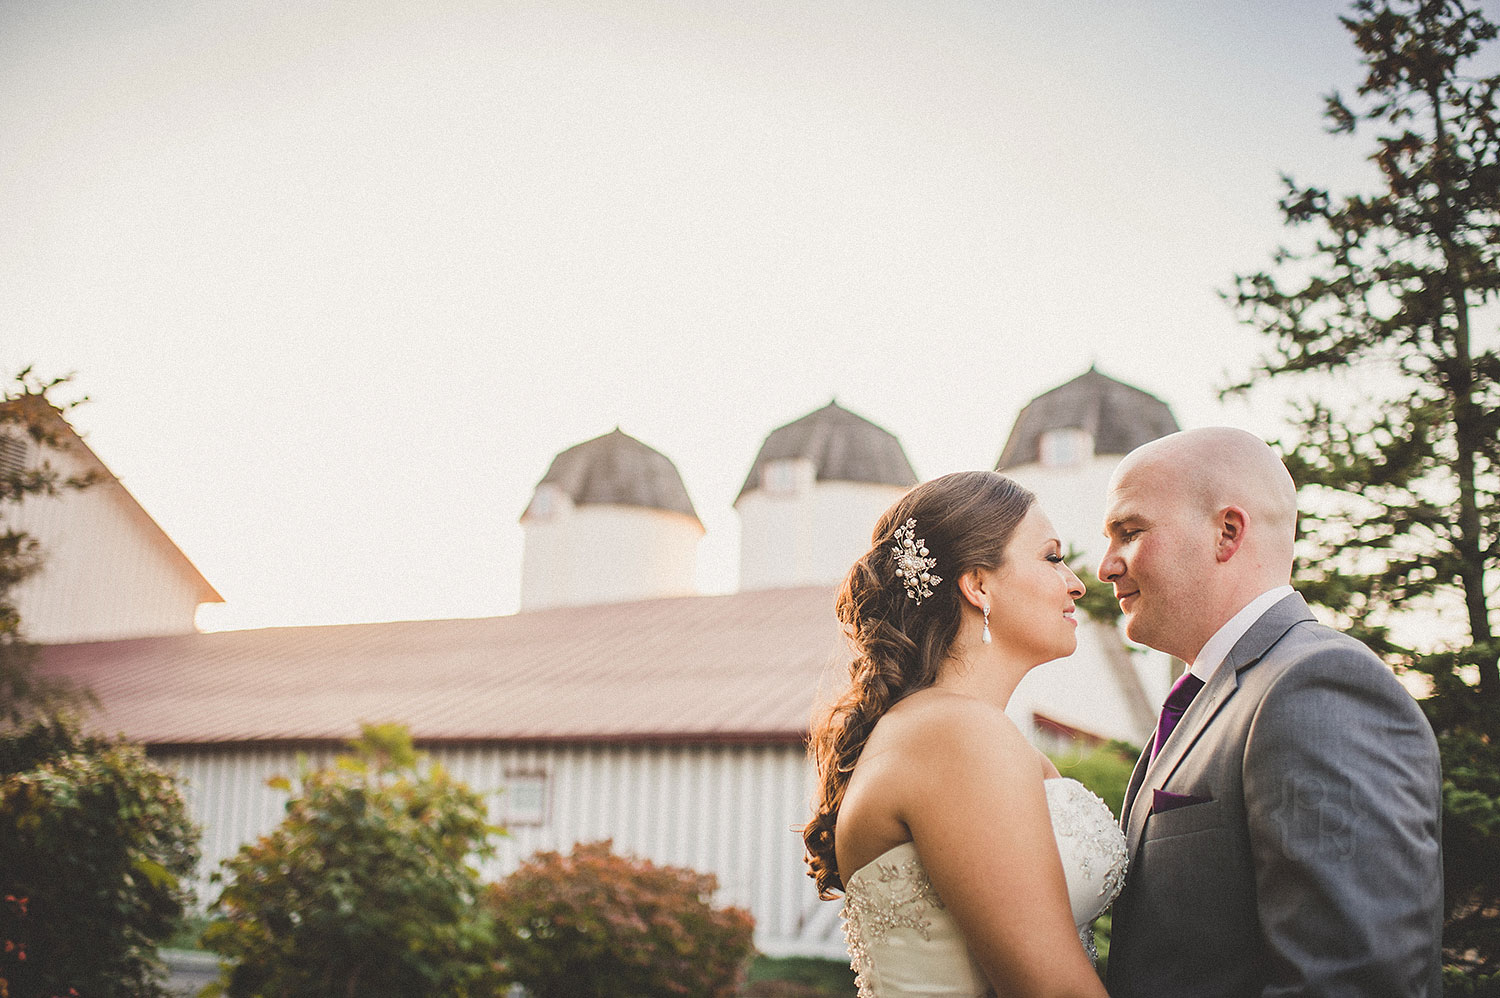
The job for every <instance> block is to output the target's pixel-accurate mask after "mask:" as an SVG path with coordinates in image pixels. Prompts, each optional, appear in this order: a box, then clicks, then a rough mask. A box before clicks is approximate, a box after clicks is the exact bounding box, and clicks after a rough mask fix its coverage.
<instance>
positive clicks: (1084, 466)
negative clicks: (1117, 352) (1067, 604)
mask: <svg viewBox="0 0 1500 998" xmlns="http://www.w3.org/2000/svg"><path fill="white" fill-rule="evenodd" d="M1178 429H1179V427H1178V425H1177V418H1176V417H1175V416H1173V415H1172V410H1171V409H1170V408H1169V407H1168V406H1167V404H1166V403H1165V402H1163V401H1162V400H1161V399H1159V398H1157V397H1156V396H1155V395H1151V394H1149V393H1147V392H1144V391H1142V390H1141V389H1139V388H1136V387H1134V386H1133V385H1127V384H1125V383H1124V382H1123V381H1116V380H1115V379H1114V378H1111V377H1109V376H1107V375H1104V374H1100V373H1099V371H1098V370H1097V369H1096V368H1093V367H1090V368H1089V369H1088V370H1087V371H1085V372H1084V373H1083V374H1080V375H1079V376H1078V377H1076V378H1074V379H1073V380H1072V381H1069V382H1067V383H1066V384H1063V385H1059V386H1058V387H1056V388H1054V389H1052V390H1051V391H1048V392H1044V393H1043V394H1041V395H1038V396H1037V397H1036V398H1034V399H1032V400H1031V402H1030V403H1029V404H1028V405H1027V406H1026V408H1024V409H1022V410H1021V414H1020V415H1019V416H1017V417H1016V422H1015V426H1013V427H1012V428H1011V431H1010V438H1009V439H1008V440H1006V442H1005V449H1004V450H1003V451H1002V452H1001V454H1000V460H999V461H998V462H996V464H995V470H996V471H998V472H1000V473H1001V474H1004V475H1009V476H1010V477H1012V478H1014V479H1015V480H1016V481H1018V482H1020V483H1021V484H1022V485H1024V486H1026V487H1027V488H1028V489H1030V490H1031V491H1032V492H1035V493H1036V496H1037V500H1038V501H1039V502H1040V503H1041V505H1042V508H1043V509H1045V510H1046V511H1047V515H1048V517H1049V518H1050V519H1051V520H1052V525H1053V526H1055V527H1056V528H1057V530H1058V532H1059V534H1060V535H1061V537H1062V541H1063V544H1064V546H1066V545H1069V544H1071V545H1072V546H1073V547H1074V548H1076V549H1078V550H1079V551H1080V552H1083V553H1085V554H1086V555H1087V556H1088V557H1089V558H1090V559H1091V561H1090V565H1091V567H1092V566H1096V565H1097V564H1098V562H1099V558H1100V557H1101V556H1102V555H1103V554H1104V536H1103V534H1102V533H1101V528H1102V525H1103V518H1104V497H1105V492H1106V491H1107V489H1108V486H1109V476H1110V475H1111V474H1113V472H1114V470H1115V466H1116V465H1117V464H1119V463H1120V458H1122V457H1124V456H1125V455H1126V454H1128V453H1130V452H1131V451H1132V450H1134V449H1135V448H1137V447H1139V446H1140V445H1141V444H1144V443H1146V442H1148V441H1151V440H1155V439H1156V438H1157V437H1164V436H1166V435H1167V434H1168V433H1176V432H1177V430H1178Z"/></svg>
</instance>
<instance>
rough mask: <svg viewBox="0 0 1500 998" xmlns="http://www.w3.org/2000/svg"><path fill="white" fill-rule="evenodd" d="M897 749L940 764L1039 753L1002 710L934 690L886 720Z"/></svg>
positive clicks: (920, 694) (894, 710)
mask: <svg viewBox="0 0 1500 998" xmlns="http://www.w3.org/2000/svg"><path fill="white" fill-rule="evenodd" d="M880 726H881V727H883V728H885V729H886V730H885V731H884V732H882V734H883V735H884V736H885V739H883V740H886V739H888V740H889V741H890V742H891V744H892V747H896V746H898V745H899V746H900V747H901V748H902V749H904V750H905V751H907V752H911V753H916V754H918V755H921V756H926V755H929V754H933V755H936V756H937V757H938V758H939V759H943V758H947V759H950V760H951V759H953V758H963V757H965V756H967V755H969V754H971V753H974V752H982V753H985V754H991V753H994V752H997V751H999V752H1010V751H1014V752H1017V753H1025V755H1026V756H1027V757H1030V756H1031V755H1033V754H1034V750H1033V749H1032V748H1031V746H1030V744H1029V743H1028V742H1027V741H1026V737H1025V736H1024V735H1023V734H1021V729H1020V728H1018V727H1016V723H1015V722H1014V721H1012V720H1011V719H1010V718H1009V717H1008V716H1007V715H1006V713H1005V711H1003V710H1001V709H1000V708H999V707H997V706H995V705H994V704H991V703H986V702H985V701H983V700H977V699H975V698H974V697H971V696H965V695H963V694H959V693H951V692H949V691H947V690H943V689H938V688H936V687H930V688H928V689H925V690H920V691H918V692H916V693H913V694H912V695H911V696H909V697H907V698H906V699H904V700H902V701H901V702H900V703H898V704H897V705H896V706H895V707H892V708H891V710H890V711H889V712H888V713H887V714H886V716H885V717H884V718H882V719H881V724H880Z"/></svg>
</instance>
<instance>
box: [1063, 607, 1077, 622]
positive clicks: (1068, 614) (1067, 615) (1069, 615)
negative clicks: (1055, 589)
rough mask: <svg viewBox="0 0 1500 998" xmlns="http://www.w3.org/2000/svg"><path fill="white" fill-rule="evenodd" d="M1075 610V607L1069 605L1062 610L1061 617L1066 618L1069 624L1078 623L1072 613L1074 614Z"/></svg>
mask: <svg viewBox="0 0 1500 998" xmlns="http://www.w3.org/2000/svg"><path fill="white" fill-rule="evenodd" d="M1077 611H1078V608H1077V607H1075V606H1070V607H1068V608H1067V609H1066V610H1064V611H1063V618H1064V619H1065V620H1067V621H1068V622H1069V623H1070V624H1076V623H1078V618H1077V617H1075V616H1073V614H1075V613H1076V612H1077Z"/></svg>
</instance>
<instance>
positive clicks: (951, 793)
mask: <svg viewBox="0 0 1500 998" xmlns="http://www.w3.org/2000/svg"><path fill="white" fill-rule="evenodd" d="M871 542H872V544H871V548H870V550H869V551H868V552H867V553H866V554H865V555H864V557H862V558H860V559H859V561H857V562H856V563H855V564H854V567H853V568H851V569H850V570H849V574H848V577H847V578H846V579H845V581H844V584H843V587H842V589H841V590H840V592H839V596H838V603H837V612H838V617H839V620H840V622H841V623H842V624H843V627H844V631H845V633H846V635H847V636H848V638H849V640H850V643H851V644H852V646H853V651H854V656H853V660H852V661H851V662H850V665H849V677H850V681H849V687H848V689H847V690H845V691H844V692H843V693H842V695H841V696H839V697H838V698H837V699H836V700H834V702H833V703H832V704H831V705H830V706H829V707H828V708H827V710H826V712H824V713H823V715H822V716H821V717H820V718H819V719H818V721H817V723H815V725H814V727H813V732H812V739H811V744H810V752H811V754H812V756H813V759H814V760H815V762H816V764H817V769H818V777H819V793H818V798H817V801H816V807H815V811H814V815H813V819H812V821H810V822H809V823H808V824H807V826H806V827H805V828H804V830H803V838H804V840H805V842H806V847H807V853H808V863H809V866H810V867H811V872H812V876H813V877H814V879H815V880H816V881H817V884H818V890H819V894H820V895H821V896H822V897H824V898H831V897H833V896H834V895H835V892H838V891H842V892H843V893H844V920H845V926H844V929H845V935H846V938H847V940H848V943H849V952H850V956H851V960H852V963H853V966H854V969H855V970H856V972H857V984H858V987H859V993H860V996H861V998H906V996H915V995H961V996H971V998H978V996H983V995H989V994H999V995H1003V996H1012V995H1018V996H1041V995H1047V996H1054V995H1086V996H1094V998H1098V996H1103V995H1105V991H1104V988H1103V985H1102V984H1101V983H1100V981H1099V978H1098V975H1097V974H1096V973H1095V971H1094V967H1093V962H1092V959H1091V957H1092V928H1091V926H1092V923H1093V919H1094V918H1095V917H1097V916H1098V915H1099V913H1100V912H1101V911H1103V909H1104V908H1105V907H1107V906H1108V904H1109V902H1110V901H1111V900H1113V898H1114V895H1115V893H1117V892H1118V890H1119V886H1120V883H1121V881H1122V879H1123V876H1124V865H1125V843H1124V838H1123V836H1122V835H1121V833H1120V831H1119V829H1118V828H1117V827H1116V825H1115V822H1114V816H1113V815H1112V814H1111V813H1110V811H1109V808H1108V807H1107V806H1105V804H1104V803H1103V801H1101V800H1099V798H1098V797H1095V796H1094V795H1093V794H1091V793H1090V792H1089V791H1087V790H1086V789H1084V787H1083V786H1082V784H1079V783H1078V782H1077V781H1074V780H1069V779H1062V778H1060V777H1059V776H1058V772H1057V769H1056V768H1055V767H1054V766H1053V765H1052V763H1051V762H1050V760H1048V759H1047V758H1046V756H1044V755H1042V754H1041V753H1040V752H1039V751H1037V749H1035V748H1034V747H1032V746H1031V745H1030V744H1029V743H1028V742H1027V741H1026V739H1025V737H1024V736H1023V735H1022V734H1021V732H1020V730H1019V729H1018V728H1017V727H1016V725H1015V724H1014V723H1013V722H1012V721H1011V720H1010V719H1009V718H1008V717H1007V716H1006V715H1005V706H1006V704H1007V702H1008V701H1009V700H1010V696H1011V694H1012V692H1014V690H1015V688H1016V686H1017V685H1018V684H1019V683H1020V681H1021V679H1022V678H1023V677H1024V676H1025V675H1026V673H1027V672H1029V671H1030V670H1031V669H1032V668H1034V667H1036V666H1038V665H1040V664H1042V663H1043V662H1050V661H1052V660H1054V659H1058V658H1063V657H1065V656H1067V655H1070V654H1072V653H1073V651H1074V649H1075V648H1076V647H1077V643H1078V638H1077V632H1076V628H1077V626H1078V625H1077V622H1076V620H1075V618H1074V601H1075V600H1077V599H1078V598H1079V597H1081V596H1082V595H1083V592H1084V587H1083V584H1082V583H1081V582H1079V580H1078V577H1077V576H1076V575H1074V574H1073V572H1072V571H1071V570H1070V569H1069V568H1068V566H1067V565H1066V564H1065V563H1064V561H1063V551H1062V544H1061V542H1060V541H1059V539H1058V537H1057V535H1056V532H1055V531H1054V530H1053V529H1052V525H1051V523H1050V522H1049V521H1048V520H1047V517H1046V515H1045V514H1044V513H1043V512H1042V511H1041V509H1040V508H1039V507H1038V506H1037V505H1036V501H1035V497H1034V496H1032V494H1031V493H1030V492H1028V491H1026V490H1025V489H1023V488H1022V487H1021V486H1019V485H1017V484H1016V483H1015V482H1013V481H1011V480H1010V479H1008V478H1005V477H1003V476H1001V475H998V474H995V473H993V472H961V473H958V474H952V475H945V476H943V477H942V478H937V479H934V480H933V481H930V482H926V483H924V484H922V485H918V486H917V487H916V488H914V489H912V490H911V491H910V492H908V493H907V494H906V495H905V496H903V497H902V498H901V499H900V500H898V501H897V502H896V503H895V505H893V506H892V507H891V508H890V509H889V510H887V511H886V513H885V514H884V515H883V516H882V517H881V518H880V522H879V523H878V524H876V526H875V531H874V534H873V535H872V539H871Z"/></svg>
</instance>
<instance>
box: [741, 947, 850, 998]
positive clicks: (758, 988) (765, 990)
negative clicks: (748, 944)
mask: <svg viewBox="0 0 1500 998" xmlns="http://www.w3.org/2000/svg"><path fill="white" fill-rule="evenodd" d="M749 984H750V986H749V987H748V988H747V989H746V992H747V993H748V994H751V995H767V996H769V995H776V994H783V995H792V994H801V995H806V996H809V998H812V996H817V998H854V995H855V986H854V970H853V968H852V967H850V966H849V961H848V960H847V959H844V960H825V959H822V958H820V957H815V956H782V957H769V956H757V957H756V958H755V961H754V962H753V963H751V964H750V976H749Z"/></svg>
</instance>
